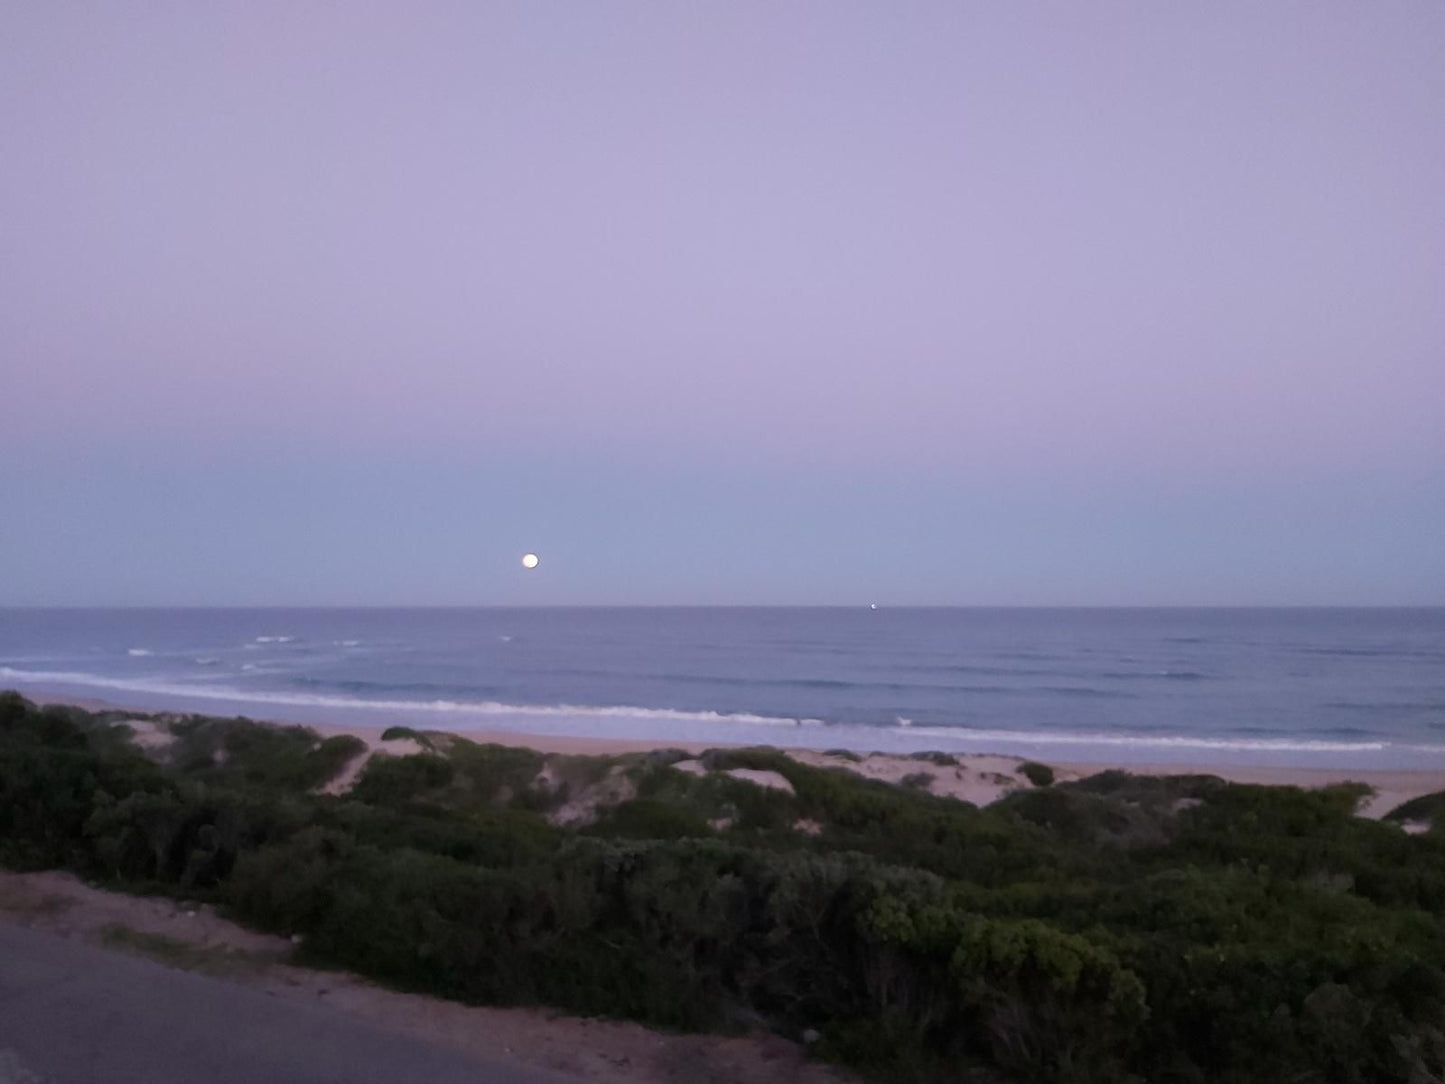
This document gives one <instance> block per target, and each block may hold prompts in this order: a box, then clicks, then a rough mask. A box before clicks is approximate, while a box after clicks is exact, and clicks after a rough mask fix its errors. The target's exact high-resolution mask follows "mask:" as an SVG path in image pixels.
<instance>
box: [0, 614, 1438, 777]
mask: <svg viewBox="0 0 1445 1084" xmlns="http://www.w3.org/2000/svg"><path fill="white" fill-rule="evenodd" d="M0 688H15V689H18V690H20V691H21V692H24V693H29V694H32V695H35V694H42V693H43V694H51V695H65V696H71V697H77V698H93V699H99V700H105V701H108V702H111V703H115V704H120V705H124V706H128V707H135V708H152V709H175V710H186V711H201V712H208V713H213V714H242V715H247V716H250V717H252V718H263V719H284V720H291V721H298V722H331V723H335V722H350V723H355V724H361V725H373V726H375V725H390V724H393V723H406V724H408V725H413V726H418V727H431V728H438V729H441V728H445V729H451V730H459V731H466V730H487V731H515V732H521V733H532V734H570V735H582V736H595V737H624V738H647V739H661V740H675V741H679V742H681V741H719V742H723V741H726V742H739V741H740V742H749V743H766V744H787V745H795V746H797V745H801V746H811V747H816V748H833V747H846V748H852V749H860V750H869V749H880V750H890V751H897V750H903V751H915V750H923V749H942V750H948V751H953V752H1003V753H1010V754H1018V755H1021V756H1030V757H1037V758H1040V759H1054V760H1076V761H1089V762H1108V763H1120V764H1138V763H1197V764H1240V763H1247V764H1296V765H1310V766H1313V765H1318V766H1328V767H1349V766H1355V767H1362V768H1364V767H1417V768H1445V609H1389V610H1368V609H1292V610H1283V609H1282V610H1271V609H1093V610H1091V609H1063V610H1047V609H889V608H887V607H880V608H878V609H870V608H867V607H858V608H820V609H789V608H777V609H772V608H737V609H729V608H666V609H365V610H341V609H324V610H302V609H218V610H206V609H189V610H0Z"/></svg>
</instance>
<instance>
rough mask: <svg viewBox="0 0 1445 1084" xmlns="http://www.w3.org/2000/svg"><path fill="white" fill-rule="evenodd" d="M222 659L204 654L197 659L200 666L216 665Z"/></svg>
mask: <svg viewBox="0 0 1445 1084" xmlns="http://www.w3.org/2000/svg"><path fill="white" fill-rule="evenodd" d="M220 661H221V660H220V659H217V658H215V657H213V656H211V655H204V656H202V657H201V658H199V659H196V660H195V662H196V664H197V665H199V666H215V665H217V664H218V663H219V662H220Z"/></svg>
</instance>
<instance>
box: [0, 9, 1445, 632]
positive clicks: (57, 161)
mask: <svg viewBox="0 0 1445 1084" xmlns="http://www.w3.org/2000/svg"><path fill="white" fill-rule="evenodd" d="M1442 103H1445V6H1442V5H1441V4H1439V3H1438V2H1436V0H1421V2H1399V3H1395V2H1389V3H1383V4H1371V5H1362V4H1359V3H1355V2H1335V0H1316V2H1309V3H1305V2H1298V3H1295V2H1287V0H1280V2H1275V3H1269V4H1259V3H1230V2H1220V3H1210V4H1152V5H1144V4H1137V3H1110V2H1107V0H1106V2H1101V3H1098V4H1089V5H1079V4H1068V3H1057V4H1054V3H1018V4H1012V3H1011V4H961V3H956V2H952V0H950V2H947V3H936V4H935V3H928V2H922V0H920V2H916V3H908V4H882V3H876V4H862V3H848V2H841V3H840V2H827V3H824V2H817V3H793V2H784V3H776V2H771V0H769V2H758V3H748V2H738V3H729V4H714V5H704V4H665V3H648V4H641V3H636V4H635V3H621V2H606V3H591V2H587V3H583V2H575V3H563V2H558V3H547V4H535V3H512V4H482V3H472V2H467V3H456V4H451V3H444V2H432V3H423V4H396V3H391V4H369V3H364V2H358V3H347V4H323V3H313V2H301V3H294V2H285V3H264V2H262V3H250V2H248V3H224V2H218V3H213V4H191V3H165V2H160V0H147V2H145V3H125V2H117V3H111V4H101V5H95V4H80V3H67V2H59V3H52V2H45V0H31V2H10V3H5V4H3V5H0V148H3V155H4V166H3V168H0V407H3V414H0V605H246V604H256V605H286V604H294V605H392V604H418V605H448V604H456V605H472V604H483V605H485V604H539V605H541V604H688V603H737V604H772V603H776V604H813V603H822V604H847V605H851V604H857V603H866V602H873V601H876V602H880V603H886V604H893V605H902V604H959V605H969V604H979V605H1014V604H1018V605H1196V604H1197V605H1249V604H1264V605H1276V604H1278V605H1330V604H1345V605H1371V604H1381V605H1427V604H1429V605H1440V604H1445V542H1442V540H1445V198H1442V195H1441V193H1445V108H1442ZM527 551H535V552H537V553H538V554H539V555H540V556H541V566H540V567H539V568H538V569H536V570H535V571H532V572H526V571H524V570H523V569H522V567H521V564H520V557H521V555H522V554H523V553H524V552H527Z"/></svg>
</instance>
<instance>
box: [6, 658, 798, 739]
mask: <svg viewBox="0 0 1445 1084" xmlns="http://www.w3.org/2000/svg"><path fill="white" fill-rule="evenodd" d="M0 679H3V680H5V681H19V682H26V683H32V684H57V685H84V686H86V687H89V688H98V689H116V690H120V691H123V692H134V693H149V694H152V695H155V696H181V697H187V698H189V699H192V700H218V701H225V702H227V703H237V704H266V705H270V706H272V707H295V708H334V709H341V710H344V711H392V712H397V711H425V712H437V713H442V714H447V715H477V716H483V717H495V716H526V717H536V718H565V717H577V716H584V717H587V718H603V719H651V720H659V719H661V720H672V721H676V722H693V723H744V724H748V725H756V726H793V727H796V726H825V725H827V724H826V723H825V721H824V720H822V719H809V718H790V717H787V716H776V715H754V714H752V713H751V712H725V711H685V710H682V709H680V708H643V707H633V706H631V705H608V706H600V707H599V706H593V705H586V704H504V703H501V702H500V701H496V700H480V701H458V700H363V699H358V698H355V697H349V696H329V695H326V694H324V693H286V692H260V691H244V690H240V689H229V688H225V687H222V686H206V685H194V686H192V685H175V684H172V683H170V682H165V681H151V680H147V679H144V678H109V677H102V676H100V675H98V674H86V673H75V672H70V671H43V670H33V671H25V670H15V669H12V668H11V667H8V666H0Z"/></svg>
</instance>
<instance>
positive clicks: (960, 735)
mask: <svg viewBox="0 0 1445 1084" xmlns="http://www.w3.org/2000/svg"><path fill="white" fill-rule="evenodd" d="M908 733H909V735H910V736H918V735H925V734H926V735H928V736H930V737H936V738H948V739H950V740H952V741H966V742H967V743H968V744H970V745H981V744H987V743H990V742H992V743H995V744H999V743H1003V742H1009V743H1014V744H1022V745H1109V746H1129V747H1131V748H1137V749H1214V750H1219V751H1221V752H1223V751H1229V750H1237V751H1251V752H1280V753H1283V752H1301V753H1369V752H1379V751H1381V750H1384V749H1391V748H1399V749H1409V750H1415V751H1419V752H1433V751H1435V749H1436V747H1434V746H1428V745H1401V746H1396V745H1394V744H1393V743H1391V742H1386V741H1365V742H1342V741H1317V740H1314V739H1309V738H1301V739H1296V738H1206V737H1201V736H1197V735H1193V734H1099V733H1072V732H1069V731H1059V730H964V729H961V728H959V727H952V726H915V727H911V728H910V729H909V731H908Z"/></svg>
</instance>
